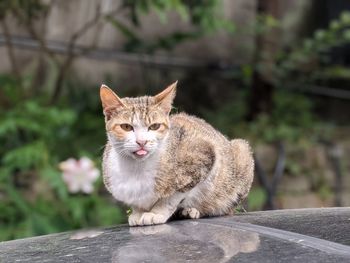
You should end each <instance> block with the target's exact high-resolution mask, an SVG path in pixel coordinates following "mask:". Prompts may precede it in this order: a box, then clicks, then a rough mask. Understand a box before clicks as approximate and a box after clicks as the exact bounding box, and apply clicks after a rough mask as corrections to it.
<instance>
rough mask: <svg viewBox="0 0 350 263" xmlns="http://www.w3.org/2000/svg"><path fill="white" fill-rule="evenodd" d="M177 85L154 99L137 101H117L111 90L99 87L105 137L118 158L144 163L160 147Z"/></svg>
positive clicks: (165, 136)
mask: <svg viewBox="0 0 350 263" xmlns="http://www.w3.org/2000/svg"><path fill="white" fill-rule="evenodd" d="M176 84H177V82H175V83H173V84H171V85H170V86H168V87H167V88H166V89H165V90H163V91H162V92H161V93H159V94H157V95H156V96H153V97H152V96H144V97H136V98H119V97H118V96H117V95H116V94H115V93H114V92H113V91H112V90H111V89H110V88H108V87H107V86H105V85H102V86H101V89H100V96H101V101H102V107H103V113H104V115H105V122H106V130H107V136H108V139H109V141H110V143H111V144H112V145H113V147H114V148H115V150H116V151H117V152H118V153H119V154H120V155H122V156H125V157H131V158H133V159H135V160H145V159H147V158H148V157H149V156H151V155H152V154H154V153H155V152H157V151H158V150H159V149H160V148H161V146H162V145H163V143H164V142H165V140H166V138H167V135H168V132H169V128H170V122H169V113H170V111H171V108H172V103H173V100H174V97H175V93H176Z"/></svg>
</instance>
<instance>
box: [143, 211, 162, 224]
mask: <svg viewBox="0 0 350 263" xmlns="http://www.w3.org/2000/svg"><path fill="white" fill-rule="evenodd" d="M166 220H167V218H166V217H165V216H164V215H161V214H155V213H151V212H148V213H143V214H142V216H141V219H140V224H139V225H143V226H148V225H158V224H164V223H165V222H166Z"/></svg>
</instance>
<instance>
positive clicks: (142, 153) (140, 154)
mask: <svg viewBox="0 0 350 263" xmlns="http://www.w3.org/2000/svg"><path fill="white" fill-rule="evenodd" d="M133 154H134V155H136V156H137V157H144V156H146V155H147V154H148V151H146V150H145V149H143V148H141V149H139V150H137V151H135V152H133Z"/></svg>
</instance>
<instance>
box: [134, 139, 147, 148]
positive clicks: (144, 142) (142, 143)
mask: <svg viewBox="0 0 350 263" xmlns="http://www.w3.org/2000/svg"><path fill="white" fill-rule="evenodd" d="M136 143H137V144H138V145H139V146H141V147H143V146H145V145H146V143H147V141H146V140H137V141H136Z"/></svg>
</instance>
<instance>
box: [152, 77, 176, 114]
mask: <svg viewBox="0 0 350 263" xmlns="http://www.w3.org/2000/svg"><path fill="white" fill-rule="evenodd" d="M176 86H177V81H175V82H174V83H173V84H171V85H169V86H168V87H167V88H166V89H165V90H163V91H162V92H161V93H159V94H157V95H156V96H155V99H156V105H157V106H159V107H161V108H162V109H163V110H164V111H165V112H166V113H167V114H169V113H170V111H171V107H172V104H173V101H174V98H175V95H176Z"/></svg>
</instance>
